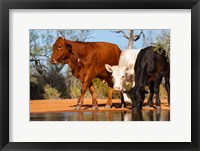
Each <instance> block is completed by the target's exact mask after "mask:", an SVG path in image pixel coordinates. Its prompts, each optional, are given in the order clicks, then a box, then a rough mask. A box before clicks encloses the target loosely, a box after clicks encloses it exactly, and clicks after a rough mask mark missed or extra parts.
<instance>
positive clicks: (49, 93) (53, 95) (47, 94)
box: [43, 84, 61, 100]
mask: <svg viewBox="0 0 200 151" xmlns="http://www.w3.org/2000/svg"><path fill="white" fill-rule="evenodd" d="M43 95H44V99H46V100H53V99H58V98H59V97H60V95H61V93H59V91H58V90H57V89H55V88H52V87H51V86H50V85H48V84H46V85H45V86H44V94H43Z"/></svg>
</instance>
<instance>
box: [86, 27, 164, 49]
mask: <svg viewBox="0 0 200 151" xmlns="http://www.w3.org/2000/svg"><path fill="white" fill-rule="evenodd" d="M113 31H115V30H93V34H92V37H95V38H91V39H88V40H87V41H106V42H111V43H115V44H117V45H118V46H119V47H120V48H121V49H122V50H125V49H126V48H127V46H128V39H126V38H124V37H123V34H122V33H115V32H113ZM124 31H125V32H126V34H127V35H128V30H124ZM140 31H141V30H134V34H139V33H140ZM161 32H162V30H143V33H144V34H145V39H146V37H148V35H149V33H151V37H152V38H153V39H155V38H156V37H157V36H158V35H159V34H161ZM143 47H144V45H143V38H140V39H139V40H137V41H136V42H134V48H135V49H139V48H143Z"/></svg>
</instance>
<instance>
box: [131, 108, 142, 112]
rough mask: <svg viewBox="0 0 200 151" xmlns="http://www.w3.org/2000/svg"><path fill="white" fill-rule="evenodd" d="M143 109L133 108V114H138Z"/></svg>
mask: <svg viewBox="0 0 200 151" xmlns="http://www.w3.org/2000/svg"><path fill="white" fill-rule="evenodd" d="M140 110H141V109H139V108H137V107H134V108H132V111H133V112H138V111H140Z"/></svg>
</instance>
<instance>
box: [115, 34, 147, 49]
mask: <svg viewBox="0 0 200 151" xmlns="http://www.w3.org/2000/svg"><path fill="white" fill-rule="evenodd" d="M114 32H115V33H122V34H123V37H125V38H126V39H128V47H127V48H128V49H133V48H134V42H135V41H137V40H139V39H140V38H141V36H143V38H144V37H145V35H144V33H143V30H141V31H140V33H139V34H134V30H128V35H127V34H126V33H125V31H123V30H118V31H114Z"/></svg>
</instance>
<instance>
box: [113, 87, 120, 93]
mask: <svg viewBox="0 0 200 151" xmlns="http://www.w3.org/2000/svg"><path fill="white" fill-rule="evenodd" d="M113 90H114V91H117V92H121V91H122V89H121V88H120V87H114V88H113Z"/></svg>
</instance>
